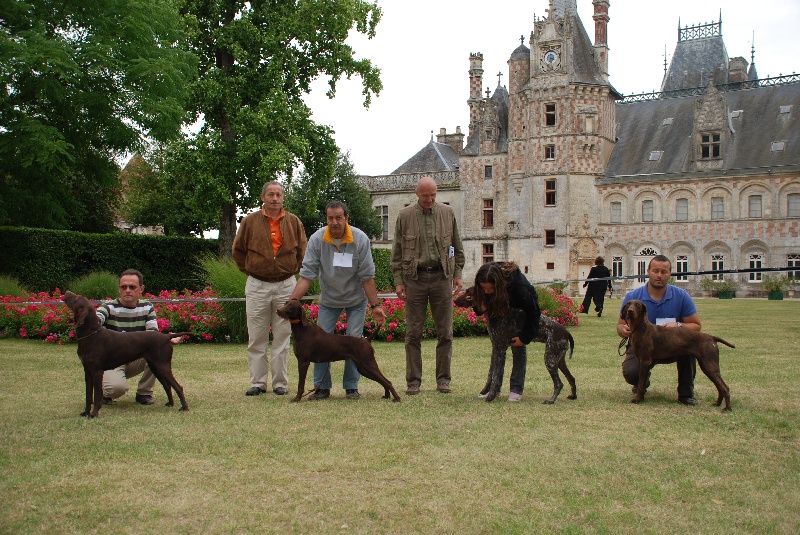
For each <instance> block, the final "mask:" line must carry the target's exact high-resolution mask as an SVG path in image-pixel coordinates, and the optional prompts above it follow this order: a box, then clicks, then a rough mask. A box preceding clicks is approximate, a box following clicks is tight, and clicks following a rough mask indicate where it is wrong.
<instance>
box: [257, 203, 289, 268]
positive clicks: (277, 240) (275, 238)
mask: <svg viewBox="0 0 800 535" xmlns="http://www.w3.org/2000/svg"><path fill="white" fill-rule="evenodd" d="M261 213H262V214H264V217H266V218H267V221H269V236H270V238H271V239H272V254H273V255H274V256H278V250H279V249H280V248H281V245H283V234H281V219H283V215H284V213H285V212H284V211H283V210H281V214H280V215H279V216H278V218H277V219H272V218H271V217H270V216H268V215H267V213H266V212H265V211H264V209H263V208H262V209H261Z"/></svg>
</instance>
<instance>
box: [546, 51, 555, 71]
mask: <svg viewBox="0 0 800 535" xmlns="http://www.w3.org/2000/svg"><path fill="white" fill-rule="evenodd" d="M544 62H545V63H546V64H547V65H549V66H551V67H553V66H555V65H557V64H558V54H557V53H556V52H555V51H553V50H548V51H547V52H545V53H544Z"/></svg>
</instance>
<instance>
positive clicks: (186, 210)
mask: <svg viewBox="0 0 800 535" xmlns="http://www.w3.org/2000/svg"><path fill="white" fill-rule="evenodd" d="M148 156H149V158H150V159H151V160H155V161H156V162H159V160H158V158H159V157H160V156H163V153H162V152H161V151H157V152H155V153H152V154H149V155H148ZM160 163H162V164H163V162H160ZM119 181H120V184H121V187H122V191H123V198H122V200H121V205H120V210H119V213H120V215H121V216H122V218H123V219H124V220H125V221H126V222H128V223H131V224H133V225H140V226H143V227H162V228H163V230H164V234H166V235H176V236H191V235H200V234H202V233H203V231H204V230H208V229H209V228H210V227H213V225H214V221H211V220H203V219H202V215H198V213H197V212H196V211H195V210H193V209H192V208H191V207H190V206H189V205H188V204H187V202H186V201H187V196H186V195H184V192H182V191H176V190H174V189H171V188H168V187H167V186H166V184H165V182H164V180H163V171H162V169H161V167H160V166H159V165H158V164H155V165H153V164H151V163H150V162H149V161H147V159H145V157H143V156H141V155H137V156H134V157H133V158H131V159H130V161H129V162H128V164H127V165H126V166H125V168H124V169H123V170H122V171H121V172H120V177H119Z"/></svg>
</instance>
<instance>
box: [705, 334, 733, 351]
mask: <svg viewBox="0 0 800 535" xmlns="http://www.w3.org/2000/svg"><path fill="white" fill-rule="evenodd" d="M711 338H713V339H714V341H715V342H720V343H722V344H725V345H726V346H728V347H734V348H735V347H736V346H735V345H733V344H731V343H730V342H726V341H725V340H723V339H722V338H717V337H716V336H712V337H711Z"/></svg>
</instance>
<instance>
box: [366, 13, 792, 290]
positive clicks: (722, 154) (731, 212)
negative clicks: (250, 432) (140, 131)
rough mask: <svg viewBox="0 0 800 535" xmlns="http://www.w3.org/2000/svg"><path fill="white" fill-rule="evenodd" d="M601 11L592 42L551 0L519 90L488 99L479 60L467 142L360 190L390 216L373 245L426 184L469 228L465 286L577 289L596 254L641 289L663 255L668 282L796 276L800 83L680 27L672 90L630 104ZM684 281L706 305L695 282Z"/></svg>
mask: <svg viewBox="0 0 800 535" xmlns="http://www.w3.org/2000/svg"><path fill="white" fill-rule="evenodd" d="M592 3H593V4H594V16H593V20H594V25H595V28H594V29H595V39H594V43H592V42H591V40H590V38H589V36H588V34H587V32H586V30H585V29H584V26H583V24H582V22H581V20H580V18H579V17H578V15H577V7H576V0H551V1H550V6H549V10H548V16H547V17H545V18H541V19H536V20H535V21H534V23H533V30H532V32H531V34H530V37H529V39H528V45H529V46H526V45H525V43H524V41H525V39H524V37H523V38H521V39H520V41H521V43H520V46H519V47H517V49H516V50H514V51H513V52H512V54H511V56H510V58H509V60H508V77H507V79H508V88H506V87H504V86H502V85H501V84H499V83H498V86H497V88H496V89H495V90H494V92H493V93H492V92H491V91H489V90H486V93H484V92H483V86H484V79H483V65H482V63H483V56H482V55H481V54H480V53H476V54H471V55H470V57H469V86H468V87H469V98H468V100H467V104H468V107H469V129H468V132H467V135H466V142H465V139H464V138H465V135H464V134H463V133H462V132H461V130H460V128H457V129H456V132H455V133H451V134H448V133H447V132H446V130H445V129H441V130H440V133H439V135H438V136H437V138H436V141H434V140H433V138H432V139H431V141H430V143H429V144H428V145H427V146H426V147H424V148H423V149H422V150H420V151H419V152H418V153H417V154H416V155H414V156H413V157H412V158H411V159H409V160H408V161H407V162H406V163H405V164H403V165H402V166H401V167H400V168H398V169H397V170H395V171H394V172H393V173H392V174H391V175H387V176H379V177H362V183H363V184H365V185H366V186H367V187H368V188H369V190H370V191H371V194H372V199H373V205H374V206H375V207H376V208H377V209H378V211H379V213H380V214H381V216H382V218H383V223H384V234H383V236H380V237H379V239H378V240H376V242H375V244H376V246H386V247H388V246H390V245H391V239H392V236H393V232H394V220H395V219H396V217H397V212H398V211H399V210H400V209H401V208H402V207H403V206H405V205H407V204H409V203H411V202H415V200H416V199H415V197H414V194H413V189H414V186H415V184H416V181H417V180H418V179H419V178H420V177H421V176H423V175H425V174H430V175H432V176H434V178H435V179H436V181H437V183H438V184H439V194H438V196H437V200H438V202H444V203H447V204H449V205H451V206H452V207H453V208H454V210H455V212H456V216H457V217H458V218H459V221H460V228H461V233H462V240H463V243H464V247H465V252H466V258H467V264H466V267H465V273H464V277H465V279H466V280H467V281H469V280H470V279H471V278H472V277H473V276H474V273H475V272H476V271H477V268H478V267H479V266H480V265H481V264H482V263H483V262H486V261H491V260H513V261H515V262H517V263H518V264H519V265H520V268H521V269H522V270H523V271H524V272H525V273H526V274H527V276H528V277H529V279H531V280H532V281H552V280H569V281H578V280H580V279H582V278H584V277H585V276H586V275H587V274H588V272H589V269H590V268H591V266H592V264H593V261H594V258H595V257H596V256H598V255H602V256H604V257H605V259H606V265H607V266H608V267H609V268H610V269H611V270H612V272H613V274H614V275H615V276H635V275H639V274H642V273H644V269H645V267H646V265H647V262H649V260H650V258H652V257H653V256H654V255H656V254H664V255H666V256H668V257H669V258H670V259H672V263H673V271H683V272H694V271H703V270H721V269H735V268H762V267H763V268H767V267H783V266H798V272H797V275H798V276H800V123H799V122H798V117H800V77H798V76H796V75H792V76H786V77H779V78H771V79H765V80H760V79H758V76H757V72H756V70H755V64H754V58H753V57H752V56H751V62H750V63H749V64H748V62H747V61H746V60H745V59H744V58H743V57H735V58H729V57H728V55H727V51H726V50H725V45H724V42H723V41H722V35H721V25H722V22H721V20H720V22H719V23H712V24H706V25H701V26H694V27H686V28H684V29H680V28H679V39H678V44H677V45H676V49H675V52H674V54H673V58H672V62H671V64H670V67H669V70H668V71H666V72H665V77H664V82H663V84H662V88H661V91H659V92H658V93H654V94H650V95H634V96H631V97H623V95H621V94H620V93H618V92H617V91H616V89H614V87H613V86H612V85H611V84H610V83H609V73H608V55H609V50H608V46H607V31H608V22H609V2H608V0H593V2H592ZM735 278H736V279H737V281H738V282H739V283H740V288H739V294H737V295H748V294H756V293H759V292H760V291H761V287H760V285H758V284H757V283H758V282H759V281H760V280H761V274H760V273H756V272H754V273H745V274H738V275H736V276H735ZM676 283H677V284H681V285H684V286H685V287H686V288H687V289H688V290H690V291H691V292H692V293H699V291H700V278H699V277H692V276H685V277H683V276H678V277H677V278H676ZM638 284H641V281H640V279H629V280H626V281H624V282H622V285H623V286H624V287H627V288H630V287H633V286H636V285H638ZM581 289H582V284H580V283H579V282H571V283H570V290H571V292H572V293H573V294H578V293H580V292H581Z"/></svg>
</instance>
